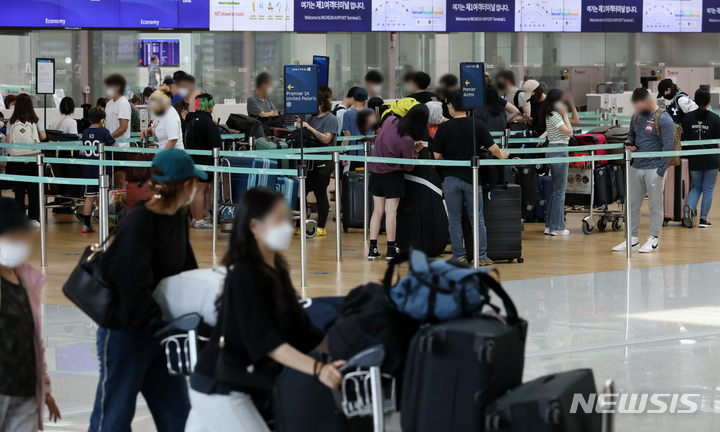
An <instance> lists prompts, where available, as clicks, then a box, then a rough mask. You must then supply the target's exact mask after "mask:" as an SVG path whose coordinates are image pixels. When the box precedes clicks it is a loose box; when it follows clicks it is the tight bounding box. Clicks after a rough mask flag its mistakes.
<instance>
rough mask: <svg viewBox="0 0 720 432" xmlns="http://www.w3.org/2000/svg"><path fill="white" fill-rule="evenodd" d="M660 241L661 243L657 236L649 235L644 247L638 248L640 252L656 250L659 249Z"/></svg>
mask: <svg viewBox="0 0 720 432" xmlns="http://www.w3.org/2000/svg"><path fill="white" fill-rule="evenodd" d="M658 243H659V240H658V238H657V237H653V236H650V237H648V239H647V242H645V244H644V245H643V247H641V248H640V249H639V250H638V252H640V253H650V252H655V251H657V250H658Z"/></svg>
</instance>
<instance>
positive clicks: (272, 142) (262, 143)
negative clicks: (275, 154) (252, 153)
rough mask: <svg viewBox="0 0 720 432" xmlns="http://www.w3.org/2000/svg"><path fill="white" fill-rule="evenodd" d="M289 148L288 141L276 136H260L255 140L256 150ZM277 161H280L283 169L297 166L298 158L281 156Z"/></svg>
mask: <svg viewBox="0 0 720 432" xmlns="http://www.w3.org/2000/svg"><path fill="white" fill-rule="evenodd" d="M287 148H288V144H287V142H285V141H283V140H281V139H279V138H276V137H265V138H258V139H256V140H255V149H256V150H286V149H287ZM283 156H284V155H283ZM277 161H278V163H279V166H280V168H282V169H293V168H297V161H296V160H290V159H287V158H280V159H278V160H277Z"/></svg>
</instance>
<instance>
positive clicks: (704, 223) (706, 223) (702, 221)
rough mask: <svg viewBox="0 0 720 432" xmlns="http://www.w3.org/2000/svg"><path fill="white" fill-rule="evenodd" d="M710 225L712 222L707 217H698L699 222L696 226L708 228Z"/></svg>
mask: <svg viewBox="0 0 720 432" xmlns="http://www.w3.org/2000/svg"><path fill="white" fill-rule="evenodd" d="M710 227H712V224H711V223H710V221H708V220H707V219H700V223H698V228H710Z"/></svg>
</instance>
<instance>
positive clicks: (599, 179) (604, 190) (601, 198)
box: [594, 166, 617, 208]
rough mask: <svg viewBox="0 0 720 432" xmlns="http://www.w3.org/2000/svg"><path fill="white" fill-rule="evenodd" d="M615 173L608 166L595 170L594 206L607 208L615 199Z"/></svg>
mask: <svg viewBox="0 0 720 432" xmlns="http://www.w3.org/2000/svg"><path fill="white" fill-rule="evenodd" d="M615 174H616V173H615V171H613V170H612V169H611V168H610V167H608V166H600V167H597V168H595V173H594V176H595V179H594V181H595V206H596V207H603V208H607V207H608V206H609V205H610V204H613V203H614V202H615V200H616V197H617V184H616V182H615Z"/></svg>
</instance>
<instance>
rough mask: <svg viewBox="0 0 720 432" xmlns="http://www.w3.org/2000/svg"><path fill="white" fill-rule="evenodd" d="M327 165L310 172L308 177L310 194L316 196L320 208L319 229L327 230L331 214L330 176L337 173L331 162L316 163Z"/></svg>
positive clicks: (316, 167)
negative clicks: (328, 192) (328, 190)
mask: <svg viewBox="0 0 720 432" xmlns="http://www.w3.org/2000/svg"><path fill="white" fill-rule="evenodd" d="M323 162H324V163H325V166H323V167H318V166H317V165H316V166H315V169H313V170H312V171H310V172H309V173H308V176H307V185H308V192H309V191H312V192H313V193H314V194H315V199H316V200H317V206H318V221H317V222H318V228H325V222H327V218H328V213H329V212H330V200H328V194H327V188H328V185H329V184H330V176H331V175H332V173H333V172H334V171H335V166H334V165H333V164H332V163H331V162H325V161H317V162H316V163H323Z"/></svg>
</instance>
